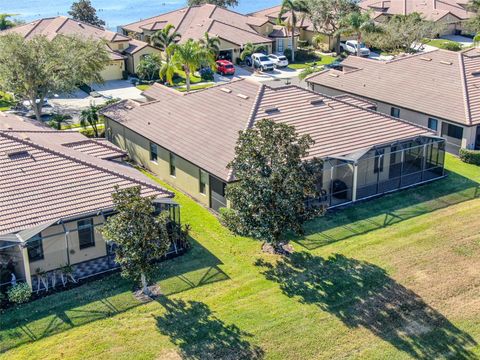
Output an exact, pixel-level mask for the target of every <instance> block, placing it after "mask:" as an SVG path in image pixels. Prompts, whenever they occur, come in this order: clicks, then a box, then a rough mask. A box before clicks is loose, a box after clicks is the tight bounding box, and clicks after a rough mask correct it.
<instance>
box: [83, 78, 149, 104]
mask: <svg viewBox="0 0 480 360" xmlns="http://www.w3.org/2000/svg"><path fill="white" fill-rule="evenodd" d="M92 88H93V89H94V90H95V91H97V92H98V93H100V94H101V95H102V96H104V97H106V98H114V99H122V100H123V99H131V100H143V99H144V97H143V96H142V91H141V90H138V89H137V88H136V87H135V86H134V85H133V84H132V83H131V82H130V81H128V80H111V81H106V82H105V83H104V84H95V85H92Z"/></svg>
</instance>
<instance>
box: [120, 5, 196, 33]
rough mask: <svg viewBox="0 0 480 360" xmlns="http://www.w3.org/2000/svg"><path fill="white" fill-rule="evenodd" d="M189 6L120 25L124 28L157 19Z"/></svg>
mask: <svg viewBox="0 0 480 360" xmlns="http://www.w3.org/2000/svg"><path fill="white" fill-rule="evenodd" d="M194 6H195V7H198V5H194ZM187 8H188V6H185V7H183V8H180V9H176V10H171V11H167V12H166V13H163V14H158V15H155V16H152V17H149V18H145V19H140V20H137V21H134V22H131V23H128V24H125V25H120V27H121V28H124V27H126V26H129V25H133V24H136V23H139V22H141V21H148V20H153V19H155V18H158V17H159V16H163V15H167V14H172V13H174V12H177V11H181V10H184V9H187Z"/></svg>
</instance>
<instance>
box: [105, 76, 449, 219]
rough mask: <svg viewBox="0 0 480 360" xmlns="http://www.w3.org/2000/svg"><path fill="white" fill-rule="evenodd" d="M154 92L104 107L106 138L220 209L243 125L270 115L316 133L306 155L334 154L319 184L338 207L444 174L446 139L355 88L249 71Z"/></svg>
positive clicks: (327, 201) (325, 198)
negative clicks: (191, 88) (270, 78)
mask: <svg viewBox="0 0 480 360" xmlns="http://www.w3.org/2000/svg"><path fill="white" fill-rule="evenodd" d="M146 95H147V98H149V99H151V100H152V101H149V102H147V103H143V104H138V103H135V102H133V101H122V102H119V103H117V104H115V105H112V106H110V107H107V108H105V109H104V110H103V111H102V113H103V115H104V116H105V127H106V134H107V138H108V139H109V140H110V141H112V142H113V143H114V144H115V145H117V146H119V147H120V148H122V149H124V150H125V151H127V153H128V154H129V157H130V158H131V159H132V160H133V161H135V162H136V163H137V164H140V165H142V166H144V167H145V168H147V169H149V170H150V171H152V172H154V173H155V174H157V175H158V176H159V177H160V178H161V179H163V180H164V181H166V182H169V183H171V184H172V185H173V186H175V187H177V188H178V189H180V190H182V191H184V192H186V193H188V194H189V195H191V196H192V197H193V198H195V199H196V200H197V201H199V202H200V203H202V204H204V205H205V206H207V207H210V208H212V209H213V210H218V209H219V208H221V207H225V206H227V201H226V198H225V188H226V186H228V184H229V183H231V182H233V181H237V180H238V179H236V178H235V174H233V173H232V172H231V171H230V170H229V169H228V168H227V164H228V163H229V162H230V161H231V160H233V158H234V157H235V146H236V142H237V140H238V136H239V132H240V131H242V130H245V129H246V128H250V127H252V126H254V125H255V122H257V121H259V120H261V119H264V118H269V119H272V120H274V121H278V122H283V123H286V124H289V125H292V126H295V128H296V129H297V131H298V133H299V134H309V135H310V136H311V137H312V139H313V140H314V141H315V144H314V145H313V146H312V147H311V149H310V154H309V156H308V157H307V158H306V159H305V161H308V160H309V159H311V158H313V157H316V158H321V159H324V160H325V162H324V169H323V171H322V173H321V174H319V183H318V185H319V188H320V190H321V191H320V190H319V191H320V192H321V193H322V197H321V200H322V201H324V202H325V204H326V205H327V206H329V207H335V206H339V205H344V204H347V203H353V202H355V201H358V200H361V199H365V198H368V197H371V196H376V195H379V194H383V193H386V192H390V191H395V190H397V189H401V188H405V187H408V186H412V185H416V184H420V183H424V182H427V181H431V180H434V179H438V178H441V177H443V176H444V171H443V163H444V145H445V141H444V140H443V139H442V138H440V137H438V136H436V135H435V133H434V132H433V131H431V130H429V129H428V128H426V127H423V126H420V125H416V124H413V123H410V122H407V121H405V120H401V119H398V118H395V117H392V116H389V115H385V114H381V113H378V112H376V111H374V110H372V108H373V107H374V104H372V103H371V102H369V101H365V100H362V99H359V98H356V97H353V96H340V97H332V96H327V95H323V94H317V93H315V92H313V91H311V90H308V89H304V88H300V87H297V86H283V87H278V88H272V87H269V86H267V85H264V84H260V83H257V82H255V81H253V80H249V79H239V80H235V81H232V82H230V83H228V84H222V85H217V86H214V87H211V88H208V89H203V90H200V91H197V92H192V93H189V94H185V93H176V94H175V93H173V92H172V90H171V89H168V88H166V87H164V86H162V85H159V84H156V85H154V88H153V90H150V91H148V92H147V94H146ZM240 181H241V179H240Z"/></svg>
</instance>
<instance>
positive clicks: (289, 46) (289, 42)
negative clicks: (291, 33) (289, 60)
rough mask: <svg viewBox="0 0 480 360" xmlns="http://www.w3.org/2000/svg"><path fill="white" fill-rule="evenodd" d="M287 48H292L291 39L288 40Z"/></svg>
mask: <svg viewBox="0 0 480 360" xmlns="http://www.w3.org/2000/svg"><path fill="white" fill-rule="evenodd" d="M288 48H289V49H291V48H292V38H291V37H289V38H288Z"/></svg>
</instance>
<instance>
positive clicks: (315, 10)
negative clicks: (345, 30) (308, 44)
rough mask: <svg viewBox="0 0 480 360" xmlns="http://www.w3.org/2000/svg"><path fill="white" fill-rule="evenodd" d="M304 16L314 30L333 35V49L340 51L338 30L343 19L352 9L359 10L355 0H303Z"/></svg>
mask: <svg viewBox="0 0 480 360" xmlns="http://www.w3.org/2000/svg"><path fill="white" fill-rule="evenodd" d="M305 4H306V7H307V9H306V14H307V15H306V16H307V17H308V18H309V19H310V21H311V22H312V24H313V27H314V29H315V31H316V32H319V33H323V34H326V35H329V36H334V37H335V51H336V52H337V54H338V53H340V32H339V30H340V29H341V26H342V23H341V21H340V20H341V19H343V18H344V17H345V16H347V14H349V13H351V12H353V11H359V7H358V1H356V0H305Z"/></svg>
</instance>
